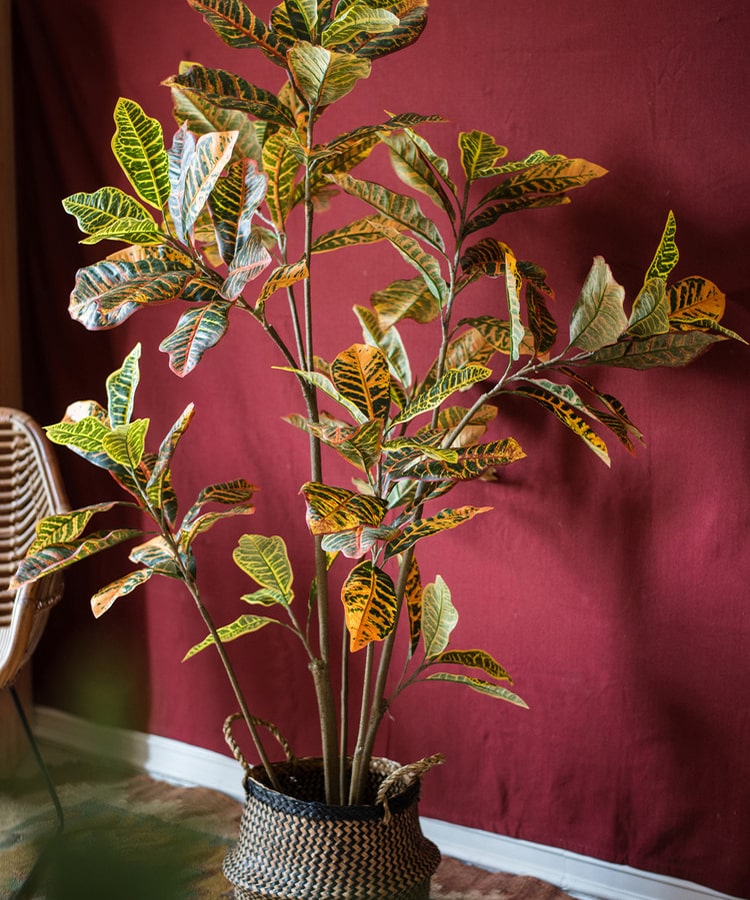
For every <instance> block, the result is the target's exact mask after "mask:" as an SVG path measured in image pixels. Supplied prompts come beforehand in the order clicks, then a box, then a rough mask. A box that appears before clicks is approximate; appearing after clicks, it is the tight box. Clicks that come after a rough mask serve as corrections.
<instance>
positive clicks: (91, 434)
mask: <svg viewBox="0 0 750 900" xmlns="http://www.w3.org/2000/svg"><path fill="white" fill-rule="evenodd" d="M45 431H46V433H47V437H48V438H49V439H50V440H51V441H52V443H53V444H61V445H62V446H64V447H76V448H78V449H80V450H83V451H84V452H85V453H94V454H96V453H100V452H102V450H103V447H104V439H105V438H106V436H107V435H108V434H109V433H110V429H109V428H108V427H107V426H106V425H105V424H104V423H103V422H101V421H100V420H99V419H97V418H95V417H94V416H86V417H85V418H83V419H80V420H79V421H77V422H68V421H63V422H58V423H57V424H55V425H49V426H47V428H45Z"/></svg>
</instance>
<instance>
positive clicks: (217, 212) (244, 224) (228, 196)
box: [208, 159, 267, 264]
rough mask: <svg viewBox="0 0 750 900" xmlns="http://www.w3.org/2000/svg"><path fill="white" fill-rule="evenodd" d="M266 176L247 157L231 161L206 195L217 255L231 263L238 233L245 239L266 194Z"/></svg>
mask: <svg viewBox="0 0 750 900" xmlns="http://www.w3.org/2000/svg"><path fill="white" fill-rule="evenodd" d="M266 184H267V179H266V176H265V175H264V174H263V173H262V172H259V171H258V167H257V165H256V164H255V163H254V162H253V161H252V160H250V159H244V160H242V161H241V162H237V163H234V164H233V165H232V166H230V167H229V170H228V172H227V174H226V175H224V176H222V177H220V178H219V179H218V181H217V182H216V184H215V185H214V189H213V191H212V192H211V194H210V196H209V198H208V208H209V210H210V211H211V219H212V221H213V225H214V228H215V229H216V240H217V243H218V246H219V252H220V253H221V258H222V259H223V261H224V262H225V263H227V264H230V263H231V262H232V259H233V258H234V253H235V247H236V245H237V237H238V233H239V235H240V239H241V240H247V238H248V235H249V233H250V229H251V226H252V219H253V215H254V214H255V211H256V210H257V209H258V206H259V205H260V203H261V201H262V200H263V197H264V196H265V193H266Z"/></svg>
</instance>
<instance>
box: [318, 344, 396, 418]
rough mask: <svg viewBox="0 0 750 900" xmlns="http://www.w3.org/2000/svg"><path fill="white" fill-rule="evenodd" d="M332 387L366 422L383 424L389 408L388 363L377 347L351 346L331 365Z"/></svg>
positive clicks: (389, 382)
mask: <svg viewBox="0 0 750 900" xmlns="http://www.w3.org/2000/svg"><path fill="white" fill-rule="evenodd" d="M331 380H332V382H333V384H334V387H335V388H336V390H337V391H339V393H340V394H341V396H342V397H345V398H346V399H347V400H349V401H350V402H351V403H354V404H355V406H356V407H357V409H359V411H360V412H361V413H362V414H363V415H364V416H365V418H367V419H368V420H369V419H381V420H382V421H385V420H386V419H387V418H388V413H389V411H390V407H391V389H390V385H391V376H390V372H389V370H388V362H387V360H386V358H385V356H384V355H383V353H382V352H381V351H380V350H379V349H378V348H377V347H371V346H369V345H368V344H353V345H352V346H351V347H349V348H348V349H347V350H344V351H342V352H341V353H339V355H338V356H337V357H336V358H335V359H334V360H333V362H332V363H331Z"/></svg>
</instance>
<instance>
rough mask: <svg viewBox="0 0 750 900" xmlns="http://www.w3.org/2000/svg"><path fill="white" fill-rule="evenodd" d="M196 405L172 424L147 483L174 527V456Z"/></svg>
mask: <svg viewBox="0 0 750 900" xmlns="http://www.w3.org/2000/svg"><path fill="white" fill-rule="evenodd" d="M194 412H195V407H194V406H193V404H192V403H189V404H188V405H187V406H186V407H185V409H184V411H183V412H182V415H181V416H180V417H179V419H177V421H176V422H175V423H174V424H173V425H172V427H171V428H170V429H169V431H168V432H167V434H166V435H165V437H164V439H163V440H162V442H161V445H160V446H159V453H158V454H157V457H156V461H155V463H154V466H153V468H152V470H151V475H150V476H149V480H148V482H147V484H146V491H147V493H148V497H149V500H150V502H151V503H152V504H153V506H154V507H155V508H156V509H159V510H162V511H163V512H164V513H165V515H166V517H167V522H168V523H169V525H170V527H174V524H175V519H176V516H177V505H176V498H175V496H174V491H173V489H172V469H171V465H172V456H173V455H174V452H175V450H176V449H177V445H178V443H179V442H180V438H181V437H182V435H183V434H184V433H185V432H186V431H187V429H188V427H189V426H190V423H191V421H192V420H193V414H194Z"/></svg>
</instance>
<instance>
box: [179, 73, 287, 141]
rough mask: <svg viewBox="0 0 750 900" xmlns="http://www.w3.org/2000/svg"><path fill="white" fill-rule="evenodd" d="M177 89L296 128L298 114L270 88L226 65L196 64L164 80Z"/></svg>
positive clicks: (283, 125) (223, 106) (273, 123)
mask: <svg viewBox="0 0 750 900" xmlns="http://www.w3.org/2000/svg"><path fill="white" fill-rule="evenodd" d="M164 83H165V84H166V85H167V87H170V88H172V89H175V90H181V91H188V92H190V93H191V94H194V95H196V97H197V98H199V100H198V101H197V102H199V101H200V100H202V101H203V102H204V103H210V104H212V105H213V106H216V107H219V108H221V109H230V110H233V111H236V112H243V113H247V114H249V115H251V116H254V117H255V118H256V119H261V120H262V121H264V122H270V123H271V124H272V125H279V126H282V127H288V128H293V127H294V125H295V121H294V115H293V114H292V112H291V111H290V110H289V108H288V107H287V106H285V105H284V104H283V103H282V102H281V101H280V100H279V98H278V97H277V96H276V95H275V94H272V93H271V92H270V91H267V90H264V89H263V88H259V87H256V86H255V85H253V84H250V83H249V82H247V81H245V79H244V78H241V77H240V76H239V75H235V74H233V73H232V72H227V71H225V70H224V69H210V68H206V67H205V66H200V65H192V66H190V68H189V69H187V71H184V72H180V74H179V75H173V76H172V77H171V78H169V79H167V81H165V82H164Z"/></svg>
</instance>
